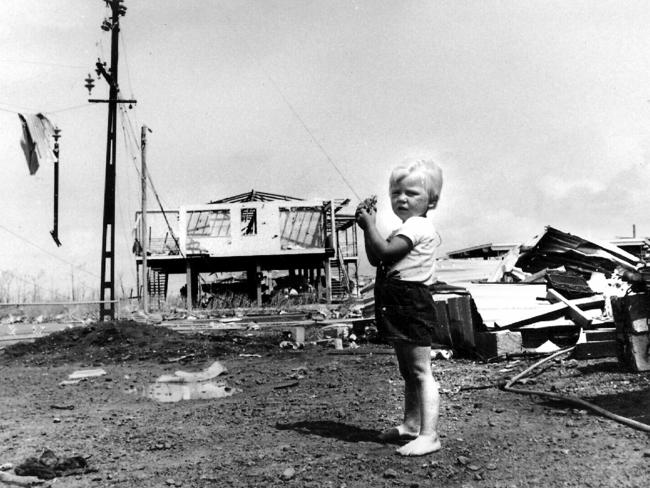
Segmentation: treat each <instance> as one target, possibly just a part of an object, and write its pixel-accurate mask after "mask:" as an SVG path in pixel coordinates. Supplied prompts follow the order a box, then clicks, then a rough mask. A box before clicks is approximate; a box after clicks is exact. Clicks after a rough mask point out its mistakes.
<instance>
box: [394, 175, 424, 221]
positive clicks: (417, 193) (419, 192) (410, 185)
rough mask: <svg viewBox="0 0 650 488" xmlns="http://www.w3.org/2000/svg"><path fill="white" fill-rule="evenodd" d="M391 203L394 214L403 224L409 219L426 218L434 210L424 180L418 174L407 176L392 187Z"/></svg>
mask: <svg viewBox="0 0 650 488" xmlns="http://www.w3.org/2000/svg"><path fill="white" fill-rule="evenodd" d="M390 203H391V206H392V207H393V212H395V215H397V216H398V217H399V218H400V219H401V220H402V222H405V221H406V220H407V219H408V218H409V217H415V216H424V215H426V213H427V210H429V209H430V208H433V205H430V204H429V194H428V192H427V189H426V188H425V187H424V178H423V177H422V175H420V174H418V173H416V172H414V173H411V174H408V175H406V176H405V177H404V178H402V179H401V180H399V181H396V182H395V184H394V185H392V186H391V188H390Z"/></svg>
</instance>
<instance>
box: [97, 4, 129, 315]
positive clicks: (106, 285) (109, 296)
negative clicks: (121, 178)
mask: <svg viewBox="0 0 650 488" xmlns="http://www.w3.org/2000/svg"><path fill="white" fill-rule="evenodd" d="M104 1H105V3H106V4H107V5H109V6H110V7H111V17H110V19H108V18H107V19H104V22H103V23H102V30H105V31H110V32H111V64H110V68H109V69H108V70H107V69H106V63H105V62H102V61H101V60H99V59H98V60H97V63H96V65H95V66H96V68H95V72H96V73H97V76H98V77H99V76H101V77H102V78H104V80H105V81H106V82H107V83H108V86H109V95H108V100H100V99H92V98H91V99H89V100H88V101H89V102H92V103H107V104H108V128H107V131H106V179H105V184H104V220H103V227H102V264H101V285H100V289H99V299H100V304H99V320H105V319H106V318H108V319H109V320H115V159H116V158H115V154H116V149H117V104H118V103H129V104H133V103H136V101H135V100H122V99H118V96H119V92H120V89H119V85H118V76H117V71H118V46H119V33H120V17H122V16H124V15H125V14H126V7H125V6H124V0H104ZM93 87H94V81H93V79H92V78H91V76H90V75H88V78H86V88H88V91H89V92H90V91H91V90H92V88H93ZM107 292H108V293H107Z"/></svg>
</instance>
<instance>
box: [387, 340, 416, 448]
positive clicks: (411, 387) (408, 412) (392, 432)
mask: <svg viewBox="0 0 650 488" xmlns="http://www.w3.org/2000/svg"><path fill="white" fill-rule="evenodd" d="M395 353H396V355H397V362H398V364H399V370H400V374H401V375H402V378H404V421H403V422H402V423H401V424H400V425H397V426H396V427H391V428H390V429H388V430H385V431H384V432H382V433H381V434H379V439H381V440H384V441H393V440H398V439H415V438H416V437H417V436H418V433H419V432H420V398H419V395H418V390H417V383H416V382H415V381H414V378H413V375H412V374H411V372H410V368H409V364H408V357H406V356H405V355H404V354H402V348H401V347H399V346H395Z"/></svg>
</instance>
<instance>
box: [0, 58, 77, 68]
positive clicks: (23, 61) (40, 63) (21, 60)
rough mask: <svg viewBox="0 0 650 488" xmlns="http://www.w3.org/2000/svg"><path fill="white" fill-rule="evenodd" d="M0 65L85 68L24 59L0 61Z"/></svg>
mask: <svg viewBox="0 0 650 488" xmlns="http://www.w3.org/2000/svg"><path fill="white" fill-rule="evenodd" d="M0 63H8V64H35V65H44V66H55V67H57V68H72V69H79V68H82V69H83V68H85V66H79V65H75V64H62V63H50V62H48V61H28V60H25V59H0Z"/></svg>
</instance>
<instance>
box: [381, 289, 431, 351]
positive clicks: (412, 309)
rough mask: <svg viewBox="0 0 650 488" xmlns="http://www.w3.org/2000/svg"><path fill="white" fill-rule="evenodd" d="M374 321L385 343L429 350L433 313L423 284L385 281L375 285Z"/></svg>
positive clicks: (429, 298)
mask: <svg viewBox="0 0 650 488" xmlns="http://www.w3.org/2000/svg"><path fill="white" fill-rule="evenodd" d="M375 320H376V322H377V330H378V332H379V337H380V339H382V340H383V341H385V342H389V343H393V342H407V343H410V344H415V345H417V346H430V345H431V342H432V339H433V336H432V331H433V327H434V326H435V324H436V309H435V308H434V305H433V297H432V296H431V291H430V290H429V288H428V287H427V286H426V285H423V284H422V283H415V282H412V281H402V280H397V279H393V278H384V279H381V280H378V281H376V282H375Z"/></svg>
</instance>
